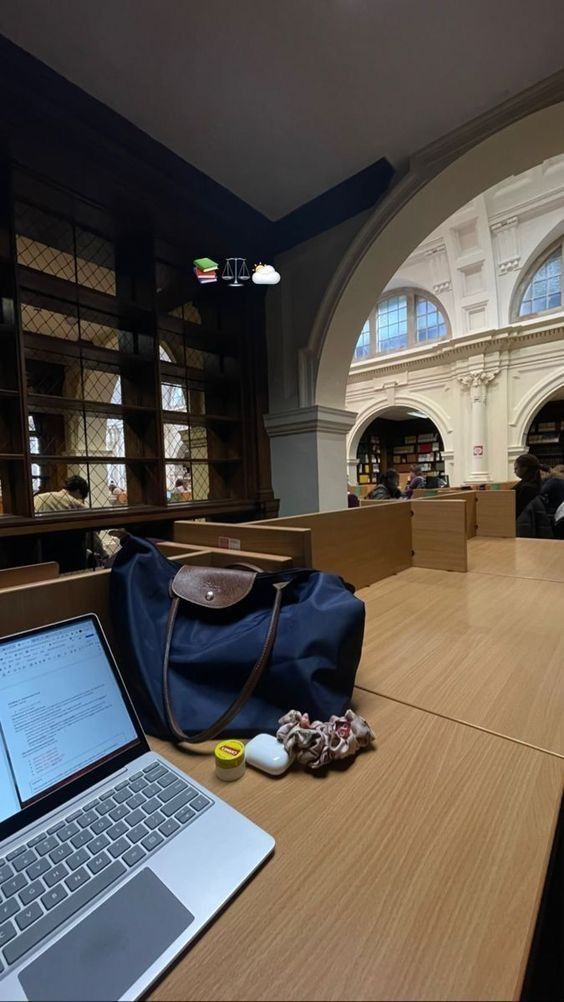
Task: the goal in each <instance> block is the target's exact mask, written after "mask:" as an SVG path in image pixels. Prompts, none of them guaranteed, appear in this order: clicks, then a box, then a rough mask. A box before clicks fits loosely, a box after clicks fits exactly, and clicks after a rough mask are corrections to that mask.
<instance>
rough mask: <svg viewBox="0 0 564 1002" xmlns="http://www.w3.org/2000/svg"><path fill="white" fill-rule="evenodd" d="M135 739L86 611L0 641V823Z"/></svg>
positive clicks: (128, 714) (100, 644) (91, 621)
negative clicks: (55, 623) (78, 615)
mask: <svg viewBox="0 0 564 1002" xmlns="http://www.w3.org/2000/svg"><path fill="white" fill-rule="evenodd" d="M139 743H140V737H139V734H138V732H137V729H136V726H135V724H134V722H133V720H132V717H131V714H130V711H129V709H128V706H127V704H126V701H125V699H124V696H123V695H122V692H121V689H120V686H119V684H118V681H117V678H116V674H115V672H114V669H113V667H112V664H111V661H110V657H109V655H108V653H107V651H106V648H105V646H104V643H103V642H102V639H101V637H100V634H99V632H98V629H97V626H96V622H95V620H94V619H93V618H92V617H84V618H82V619H77V620H70V621H69V622H66V623H60V624H58V625H56V626H53V627H46V628H45V629H41V630H34V631H32V632H31V633H27V634H22V635H20V636H15V637H10V638H8V639H7V640H5V641H0V826H1V825H2V822H3V821H6V820H7V819H9V818H13V817H14V815H17V814H18V813H19V812H20V811H24V810H26V808H28V807H30V806H32V805H37V806H39V804H40V802H41V801H43V800H44V798H46V797H48V796H49V795H51V794H53V793H56V792H57V791H58V790H61V788H63V787H65V786H66V785H67V784H69V783H71V782H73V781H74V780H76V779H79V778H80V777H81V776H85V775H86V774H88V773H90V772H91V771H92V770H94V769H95V768H97V767H98V766H100V765H102V764H103V763H105V762H108V761H109V760H111V759H113V758H114V757H116V756H117V755H119V754H120V753H121V752H123V751H125V750H126V749H128V748H131V747H132V746H134V745H138V744H139ZM45 806H47V805H45Z"/></svg>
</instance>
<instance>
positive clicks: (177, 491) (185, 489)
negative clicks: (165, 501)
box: [170, 477, 192, 501]
mask: <svg viewBox="0 0 564 1002" xmlns="http://www.w3.org/2000/svg"><path fill="white" fill-rule="evenodd" d="M191 497H192V495H191V492H190V488H189V486H188V484H187V483H186V480H185V479H184V477H177V478H176V482H175V484H174V488H173V490H172V491H171V492H170V500H171V501H189V500H190V498H191Z"/></svg>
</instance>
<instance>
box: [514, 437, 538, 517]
mask: <svg viewBox="0 0 564 1002" xmlns="http://www.w3.org/2000/svg"><path fill="white" fill-rule="evenodd" d="M513 468H514V470H515V476H516V477H519V482H518V483H517V484H515V487H513V488H512V490H514V491H515V517H516V518H519V516H520V514H521V512H522V511H524V510H525V508H526V507H527V505H528V504H529V502H530V501H532V500H533V498H536V496H537V494H540V490H541V487H542V478H541V465H540V463H539V461H538V459H537V457H536V456H533V455H532V454H531V453H530V452H527V453H523V455H522V456H518V457H517V459H516V460H515V465H514V467H513Z"/></svg>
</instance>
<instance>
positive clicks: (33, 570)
mask: <svg viewBox="0 0 564 1002" xmlns="http://www.w3.org/2000/svg"><path fill="white" fill-rule="evenodd" d="M58 576H59V565H58V564H57V563H56V562H55V561H54V560H50V561H49V562H48V563H45V564H24V566H23V567H5V568H4V569H3V570H0V588H15V587H16V586H17V585H25V584H33V582H34V581H51V580H52V579H53V578H57V577H58Z"/></svg>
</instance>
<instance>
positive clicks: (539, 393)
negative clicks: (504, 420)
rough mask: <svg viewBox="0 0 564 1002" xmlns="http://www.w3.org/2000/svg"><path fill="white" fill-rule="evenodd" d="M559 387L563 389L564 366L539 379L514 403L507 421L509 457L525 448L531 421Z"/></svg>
mask: <svg viewBox="0 0 564 1002" xmlns="http://www.w3.org/2000/svg"><path fill="white" fill-rule="evenodd" d="M560 389H564V366H562V367H561V368H559V369H557V370H556V371H555V372H553V373H551V375H550V376H548V377H546V376H545V377H544V378H543V379H539V381H538V382H537V383H535V385H534V386H532V387H531V389H530V390H529V391H528V393H526V394H525V396H524V397H523V398H522V399H521V400H520V401H519V403H518V404H517V405H516V407H515V408H514V411H513V415H512V418H511V421H510V423H509V427H510V429H511V432H512V434H511V442H510V443H509V456H510V459H511V458H515V455H518V454H519V452H523V451H524V449H526V444H527V432H528V430H529V427H530V425H531V421H532V420H533V418H534V416H535V414H537V413H538V411H540V409H541V407H543V406H544V405H545V404H546V403H547V402H548V401H549V400H550V398H551V397H552V396H553V394H554V393H556V391H557V390H560Z"/></svg>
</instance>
